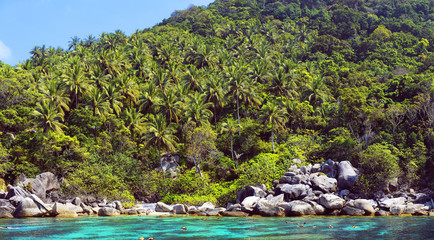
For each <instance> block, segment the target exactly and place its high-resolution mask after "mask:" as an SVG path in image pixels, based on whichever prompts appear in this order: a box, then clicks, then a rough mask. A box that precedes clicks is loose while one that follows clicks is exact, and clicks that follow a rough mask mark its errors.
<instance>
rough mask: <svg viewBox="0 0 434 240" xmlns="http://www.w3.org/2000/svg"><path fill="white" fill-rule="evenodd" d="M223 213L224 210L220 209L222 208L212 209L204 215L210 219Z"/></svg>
mask: <svg viewBox="0 0 434 240" xmlns="http://www.w3.org/2000/svg"><path fill="white" fill-rule="evenodd" d="M224 211H226V208H222V207H219V208H214V209H213V210H211V211H208V212H207V213H206V215H207V216H210V217H216V216H221V214H222V213H223V212H224Z"/></svg>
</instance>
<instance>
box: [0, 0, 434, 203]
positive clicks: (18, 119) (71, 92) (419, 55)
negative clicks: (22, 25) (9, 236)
mask: <svg viewBox="0 0 434 240" xmlns="http://www.w3.org/2000/svg"><path fill="white" fill-rule="evenodd" d="M168 17H169V16H168ZM433 42H434V2H433V1H430V0H393V1H385V0H365V1H364V0H305V1H304V0H303V1H302V0H281V1H274V0H217V1H215V2H214V3H212V4H210V5H209V6H207V7H191V8H189V9H187V10H184V11H176V12H174V13H173V14H172V16H170V18H168V19H166V20H164V21H163V22H162V23H160V24H159V25H157V26H155V27H153V28H150V29H144V30H138V31H137V32H136V33H134V34H132V35H131V36H126V35H125V34H124V33H123V32H122V31H121V30H119V31H116V32H114V33H102V34H101V35H100V36H98V37H95V36H89V37H88V38H86V39H79V38H77V37H73V38H71V41H70V44H69V48H68V49H59V48H56V49H55V48H50V47H45V46H37V47H35V48H34V49H32V50H31V55H32V57H31V58H30V59H29V60H26V61H24V62H22V63H20V64H18V66H16V67H13V66H8V65H6V64H3V63H0V160H1V162H0V177H1V178H3V179H4V181H5V184H6V185H7V184H8V183H11V182H12V181H13V180H14V179H16V177H17V176H18V175H19V174H21V173H23V174H25V175H26V176H28V177H33V176H35V175H36V174H39V173H41V172H44V171H51V172H53V173H55V174H56V175H57V176H59V177H61V178H62V179H63V193H64V194H65V196H68V195H95V196H97V197H101V198H104V197H105V198H109V199H122V200H123V201H131V200H134V199H136V200H141V201H143V200H146V201H156V200H161V199H163V201H165V202H186V203H187V202H188V203H198V202H201V201H212V202H214V203H219V204H225V203H226V202H228V201H233V200H234V199H235V197H236V192H237V191H238V190H239V189H240V188H242V187H243V186H245V185H247V184H256V183H266V184H270V185H271V182H272V180H275V179H278V178H279V177H280V176H281V175H282V174H283V173H284V172H285V171H286V170H287V169H288V167H289V166H291V165H293V164H294V162H293V159H294V158H297V159H300V160H301V162H302V163H318V162H322V161H325V160H327V159H333V160H335V161H343V160H349V161H350V162H351V163H352V164H353V166H355V167H357V168H358V169H359V171H360V173H361V175H360V177H359V182H358V186H357V187H356V189H354V191H358V192H360V193H362V194H367V195H369V194H370V193H372V192H374V191H376V190H381V189H382V188H383V187H384V183H385V182H387V181H386V180H388V179H392V178H396V177H397V178H398V179H399V182H400V183H401V184H407V185H408V186H412V187H414V188H423V187H430V188H431V189H432V188H433V185H434V178H433V171H434V166H433V163H434V147H433V146H434V53H433V52H434V46H433V44H432V43H433ZM166 153H170V154H174V155H178V156H179V165H180V167H179V172H178V174H177V176H176V178H172V177H171V176H168V175H166V174H163V173H162V172H161V171H159V170H155V169H156V168H158V167H159V166H160V157H159V156H161V155H163V154H166ZM195 166H196V167H197V168H194V167H195ZM195 169H197V170H195ZM3 188H4V186H3Z"/></svg>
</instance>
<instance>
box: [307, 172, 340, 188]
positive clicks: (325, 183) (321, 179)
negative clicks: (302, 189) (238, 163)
mask: <svg viewBox="0 0 434 240" xmlns="http://www.w3.org/2000/svg"><path fill="white" fill-rule="evenodd" d="M310 183H311V185H312V188H313V189H314V190H320V191H322V192H324V193H333V192H336V188H337V186H338V182H337V181H336V179H335V178H329V177H327V176H326V175H323V174H321V173H312V174H311V175H310Z"/></svg>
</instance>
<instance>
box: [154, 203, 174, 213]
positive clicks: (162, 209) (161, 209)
mask: <svg viewBox="0 0 434 240" xmlns="http://www.w3.org/2000/svg"><path fill="white" fill-rule="evenodd" d="M172 210H173V207H172V206H169V205H167V204H165V203H163V202H157V205H156V206H155V211H156V212H170V211H172Z"/></svg>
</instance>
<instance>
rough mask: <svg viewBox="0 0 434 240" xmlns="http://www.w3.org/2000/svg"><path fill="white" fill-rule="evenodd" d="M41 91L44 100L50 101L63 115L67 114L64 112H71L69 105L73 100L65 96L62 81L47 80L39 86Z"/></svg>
mask: <svg viewBox="0 0 434 240" xmlns="http://www.w3.org/2000/svg"><path fill="white" fill-rule="evenodd" d="M39 91H40V92H41V93H42V94H43V95H44V99H48V100H49V101H50V102H51V103H52V104H54V106H55V107H57V108H58V109H59V111H60V112H61V113H62V114H64V113H65V112H64V110H65V111H69V106H68V103H69V102H70V101H71V100H70V99H69V97H66V96H65V90H64V88H62V86H61V82H60V81H58V80H56V79H46V80H45V81H44V82H42V83H41V84H40V85H39Z"/></svg>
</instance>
